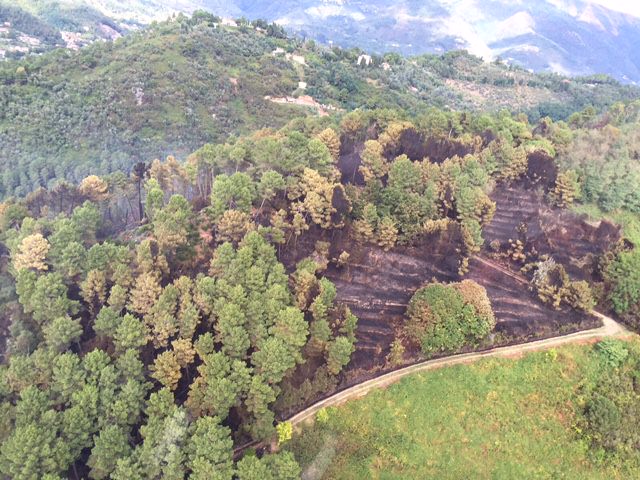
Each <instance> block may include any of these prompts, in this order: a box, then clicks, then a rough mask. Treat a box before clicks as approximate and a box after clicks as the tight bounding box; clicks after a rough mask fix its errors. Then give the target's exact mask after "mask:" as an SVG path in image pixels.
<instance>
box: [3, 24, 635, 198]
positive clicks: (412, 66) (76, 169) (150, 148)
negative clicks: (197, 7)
mask: <svg viewBox="0 0 640 480" xmlns="http://www.w3.org/2000/svg"><path fill="white" fill-rule="evenodd" d="M284 37H285V35H284V33H283V31H282V29H281V28H279V27H277V26H274V25H267V24H266V23H265V22H253V23H252V24H248V23H245V24H240V26H239V27H226V26H222V25H221V24H220V23H219V19H218V18H216V17H213V16H211V15H209V14H204V13H197V14H196V15H194V16H193V17H192V18H187V17H184V16H179V17H177V18H176V19H174V20H170V21H167V22H164V23H159V24H155V25H153V26H152V27H150V28H149V29H147V30H145V31H143V32H139V33H134V34H131V35H128V36H126V37H124V38H121V39H118V40H117V41H115V42H113V43H112V42H106V43H97V44H94V45H91V46H89V47H86V48H84V49H82V50H81V51H79V52H72V51H68V50H56V51H54V52H51V53H48V54H46V55H43V56H40V57H29V58H27V59H25V60H22V61H20V62H12V61H10V62H3V63H2V64H0V164H1V165H3V166H4V167H6V168H3V170H2V177H1V178H0V197H7V196H10V195H18V196H23V195H26V194H27V193H28V192H29V191H31V190H33V189H35V188H38V187H40V186H49V187H51V186H53V185H55V184H56V183H57V182H58V181H59V180H61V179H67V180H71V181H74V182H79V181H81V180H82V179H83V178H84V177H86V176H87V175H88V174H90V173H97V174H105V173H110V172H114V171H117V170H123V171H125V172H129V171H130V169H131V168H132V166H133V165H134V164H136V163H137V162H140V161H150V160H151V159H153V158H156V157H159V158H162V157H165V156H166V155H168V154H173V155H176V156H178V157H179V158H184V157H185V156H186V155H188V154H189V153H190V152H191V151H193V150H195V149H196V148H198V147H199V146H200V145H202V144H203V143H205V142H219V141H223V140H225V139H227V138H228V137H229V136H231V135H238V134H241V133H248V132H250V131H252V130H255V129H259V128H264V127H276V128H277V127H281V126H283V125H284V124H285V123H286V122H287V121H288V120H289V119H291V118H293V117H295V116H303V115H311V114H313V115H315V114H318V112H320V113H321V114H324V113H327V112H336V111H339V110H341V109H342V110H344V111H347V110H351V109H354V108H360V107H362V108H366V109H370V108H402V109H405V110H406V111H407V112H408V113H410V114H412V115H420V114H423V113H426V112H427V111H428V109H429V108H430V107H433V106H435V107H438V108H440V109H444V110H449V109H468V110H473V111H489V112H490V111H497V110H499V109H502V108H506V109H508V110H510V111H520V112H526V113H527V114H529V116H530V118H531V120H532V121H537V120H538V119H539V118H540V117H541V116H546V115H549V116H551V117H552V118H554V119H559V118H565V117H567V116H568V115H570V114H571V113H572V112H574V111H576V110H581V109H583V108H584V107H586V106H588V105H592V106H594V107H595V108H596V110H599V109H601V108H602V107H604V106H607V105H610V104H612V103H613V102H615V101H624V100H629V99H633V98H636V97H637V96H638V90H637V89H635V88H633V87H623V86H620V85H619V84H617V83H616V82H615V81H613V80H611V79H608V78H607V77H593V78H575V79H570V78H563V77H560V76H556V75H550V74H544V75H534V74H531V73H528V72H526V71H524V70H519V69H514V68H509V67H506V66H503V65H501V64H495V63H494V64H486V63H483V62H482V61H481V60H480V59H478V58H475V57H472V56H470V55H468V54H466V53H464V52H452V53H448V54H445V55H443V56H422V57H416V58H413V59H404V58H402V57H400V56H398V55H386V56H384V57H380V56H373V57H372V58H369V57H361V55H362V54H363V53H364V52H362V51H359V50H357V49H354V50H340V49H337V48H336V49H328V48H325V47H320V46H318V45H315V44H314V43H313V42H306V43H305V42H302V41H300V40H299V39H296V38H293V39H287V38H284ZM369 60H370V61H369ZM267 96H269V97H270V99H266V98H265V97H267ZM307 96H309V97H311V98H308V97H307ZM296 99H298V100H296ZM278 102H279V103H278ZM295 102H298V103H300V105H296V104H295Z"/></svg>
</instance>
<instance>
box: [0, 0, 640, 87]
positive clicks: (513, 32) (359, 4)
mask: <svg viewBox="0 0 640 480" xmlns="http://www.w3.org/2000/svg"><path fill="white" fill-rule="evenodd" d="M3 2H4V3H5V4H6V5H9V0H0V29H1V28H3V27H2V23H3V7H2V5H3ZM10 4H11V5H14V6H17V7H20V8H22V9H23V10H25V11H26V12H28V13H31V14H33V15H35V17H36V19H40V20H43V21H44V23H45V25H50V26H51V25H53V26H54V28H57V29H58V30H69V31H71V32H75V33H78V34H81V36H82V34H84V39H83V38H80V39H79V40H78V42H79V43H82V42H83V41H84V42H87V41H91V40H92V39H95V38H100V37H102V38H104V37H105V35H107V36H109V35H111V36H114V35H119V34H121V33H123V31H126V29H127V28H128V27H129V26H130V25H131V23H133V24H145V23H149V22H151V21H152V20H164V19H166V18H167V16H169V15H171V14H172V13H177V12H185V13H191V12H193V11H194V10H196V9H205V10H208V11H211V12H213V13H215V14H216V15H220V16H223V17H230V18H238V17H246V18H248V19H250V20H255V19H258V18H263V19H265V20H268V21H270V22H273V21H275V22H277V23H279V24H280V25H282V26H284V27H285V28H286V29H287V30H288V31H290V32H295V33H297V34H299V35H301V36H303V37H307V38H313V39H315V40H318V41H320V42H322V43H326V44H335V45H339V46H341V47H345V48H352V47H359V48H361V49H363V50H366V51H368V52H371V53H387V52H398V53H402V54H405V55H417V54H422V53H442V52H445V51H450V50H456V49H467V50H468V51H469V52H470V53H472V54H474V55H477V56H479V57H482V58H484V59H485V60H494V59H497V58H500V59H503V60H506V61H508V62H510V63H515V64H518V65H520V66H522V67H524V68H527V69H531V70H534V71H553V72H557V73H561V74H564V75H590V74H595V73H606V74H609V75H611V76H613V77H614V78H616V79H618V80H621V81H624V82H630V83H640V49H638V48H637V45H640V19H639V18H636V17H633V16H630V15H626V14H623V13H618V12H614V11H612V10H609V9H607V8H605V7H603V6H601V5H599V4H597V3H593V2H589V1H583V0H519V1H509V0H298V1H293V0H281V1H277V2H274V1H272V0H130V1H126V2H125V1H117V0H58V1H53V0H52V1H47V0H45V1H42V0H17V1H12V2H10ZM6 9H7V7H6V6H5V7H4V10H6ZM48 12H49V13H48ZM50 12H53V13H50ZM5 16H6V14H5ZM52 17H53V19H52ZM61 17H65V18H67V19H69V18H80V19H85V20H87V21H83V22H76V23H77V25H75V26H74V25H71V26H70V25H69V22H64V21H63V22H60V18H61ZM52 20H53V21H52ZM60 23H62V24H63V25H64V28H63V27H62V26H59V24H60ZM2 36H3V33H2V31H1V30H0V42H2ZM5 36H6V34H5ZM13 36H14V38H17V37H19V36H20V32H18V35H13ZM28 36H29V34H27V37H28ZM35 37H36V38H38V37H37V35H36V36H35ZM68 37H69V34H67V38H68ZM25 38H26V37H25ZM71 38H72V39H73V38H75V37H74V36H73V35H71ZM26 40H27V42H28V41H30V40H29V39H28V38H26ZM78 42H76V43H78ZM23 43H24V42H23ZM58 43H59V42H58ZM67 43H68V42H67ZM0 45H1V43H0ZM20 47H21V48H19V50H20V51H24V49H25V47H27V48H33V45H24V44H22V45H20ZM1 48H2V47H0V49H1ZM5 50H6V48H5Z"/></svg>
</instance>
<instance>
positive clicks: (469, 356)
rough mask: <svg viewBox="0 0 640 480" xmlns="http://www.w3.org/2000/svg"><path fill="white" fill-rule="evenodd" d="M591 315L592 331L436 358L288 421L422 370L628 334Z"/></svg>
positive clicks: (360, 386)
mask: <svg viewBox="0 0 640 480" xmlns="http://www.w3.org/2000/svg"><path fill="white" fill-rule="evenodd" d="M594 315H596V316H598V317H599V318H600V319H602V323H603V325H602V327H600V328H595V329H592V330H584V331H582V332H576V333H570V334H568V335H563V336H561V337H553V338H548V339H544V340H537V341H534V342H530V343H524V344H519V345H512V346H508V347H498V348H493V349H491V350H486V351H483V352H473V353H463V354H459V355H452V356H450V357H444V358H439V359H435V360H426V361H424V362H421V363H417V364H415V365H411V366H408V367H405V368H401V369H399V370H395V371H393V372H389V373H386V374H384V375H381V376H380V377H377V378H373V379H371V380H367V381H365V382H363V383H360V384H358V385H354V386H353V387H350V388H348V389H346V390H343V391H341V392H338V393H336V394H335V395H332V396H331V397H329V398H326V399H324V400H320V401H319V402H317V403H315V404H313V405H311V406H310V407H308V408H306V409H305V410H303V411H301V412H299V413H297V414H295V415H294V416H292V417H291V418H289V421H290V422H291V423H292V424H293V425H294V426H295V425H298V424H300V423H301V422H304V421H305V420H308V419H312V418H314V416H315V414H316V413H317V412H318V410H320V409H322V408H325V407H332V406H335V405H339V404H341V403H344V402H346V401H348V400H353V399H355V398H359V397H363V396H364V395H366V394H367V393H369V391H371V390H373V389H376V388H384V387H387V386H388V385H391V384H392V383H395V382H397V381H398V380H400V379H401V378H403V377H406V376H407V375H411V374H412V373H416V372H422V371H426V370H433V369H436V368H440V367H445V366H450V365H458V364H461V363H470V362H474V361H476V360H480V359H482V358H487V357H510V356H514V355H521V354H523V353H527V352H533V351H537V350H546V349H549V348H553V347H558V346H561V345H566V344H569V343H576V342H585V341H589V340H595V339H601V338H607V337H623V336H626V335H630V332H629V331H628V330H627V329H626V328H625V327H623V326H622V325H620V324H619V323H618V322H616V321H615V320H613V319H612V318H610V317H607V316H605V315H602V314H600V313H597V312H594Z"/></svg>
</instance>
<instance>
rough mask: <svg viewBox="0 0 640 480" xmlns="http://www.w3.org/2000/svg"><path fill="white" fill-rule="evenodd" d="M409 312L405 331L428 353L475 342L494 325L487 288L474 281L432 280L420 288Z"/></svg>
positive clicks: (484, 335)
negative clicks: (445, 283) (443, 282)
mask: <svg viewBox="0 0 640 480" xmlns="http://www.w3.org/2000/svg"><path fill="white" fill-rule="evenodd" d="M407 315H408V316H409V321H408V323H407V325H406V327H405V331H406V333H407V335H408V337H409V339H410V340H411V341H413V342H415V343H417V344H419V345H420V347H421V349H422V352H423V353H424V354H425V355H432V354H435V353H439V352H454V351H457V350H460V349H461V348H462V347H464V346H466V345H473V344H476V343H477V342H478V341H479V340H481V339H482V338H484V337H486V336H487V335H488V334H489V332H490V331H491V330H492V329H493V327H494V326H495V318H494V315H493V310H492V309H491V303H490V302H489V299H488V297H487V294H486V291H485V289H484V288H483V287H482V286H481V285H478V284H477V283H475V282H473V281H471V280H466V281H464V282H462V283H460V284H451V285H444V284H441V283H432V284H430V285H427V286H426V287H423V288H421V289H419V290H418V291H417V292H416V293H415V294H414V296H413V297H412V298H411V301H410V302H409V307H408V309H407Z"/></svg>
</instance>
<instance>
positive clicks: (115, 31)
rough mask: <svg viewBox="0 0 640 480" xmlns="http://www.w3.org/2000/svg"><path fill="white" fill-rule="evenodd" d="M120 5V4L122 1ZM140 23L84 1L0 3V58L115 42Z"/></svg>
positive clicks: (14, 0)
mask: <svg viewBox="0 0 640 480" xmlns="http://www.w3.org/2000/svg"><path fill="white" fill-rule="evenodd" d="M121 3H122V2H121ZM142 24H143V22H138V21H137V20H134V15H133V14H132V12H131V11H127V13H126V15H125V16H124V17H122V18H117V17H116V16H115V15H109V14H108V13H105V12H103V11H101V10H99V9H97V8H94V7H93V6H92V5H91V2H86V1H84V0H63V1H46V0H45V1H36V0H11V1H10V0H0V59H1V58H20V57H23V56H25V55H28V54H32V53H43V52H46V51H48V50H52V49H54V48H59V47H66V48H70V49H74V50H75V49H78V48H80V47H83V46H85V45H88V44H90V43H92V42H94V41H96V40H114V39H116V38H118V37H120V36H122V35H123V34H125V33H127V32H128V31H130V30H131V29H137V28H139V27H140V26H142Z"/></svg>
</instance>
